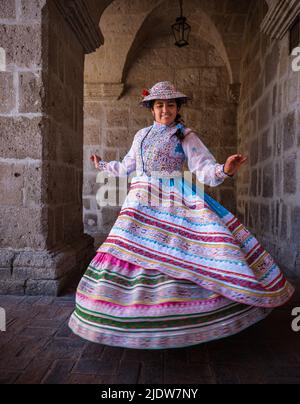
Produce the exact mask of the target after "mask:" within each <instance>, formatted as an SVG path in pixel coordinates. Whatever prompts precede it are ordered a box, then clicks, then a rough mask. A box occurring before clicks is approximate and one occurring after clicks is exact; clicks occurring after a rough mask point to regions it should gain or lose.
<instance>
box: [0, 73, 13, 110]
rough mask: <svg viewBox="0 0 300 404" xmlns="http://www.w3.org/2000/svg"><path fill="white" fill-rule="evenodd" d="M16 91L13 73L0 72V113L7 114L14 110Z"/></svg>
mask: <svg viewBox="0 0 300 404" xmlns="http://www.w3.org/2000/svg"><path fill="white" fill-rule="evenodd" d="M15 106H16V91H15V88H14V78H13V73H9V72H1V71H0V113H2V114H8V113H10V112H12V111H13V110H14V109H15Z"/></svg>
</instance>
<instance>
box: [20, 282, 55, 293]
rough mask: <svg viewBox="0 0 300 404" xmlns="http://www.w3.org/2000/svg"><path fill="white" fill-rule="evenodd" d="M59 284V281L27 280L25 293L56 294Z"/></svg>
mask: <svg viewBox="0 0 300 404" xmlns="http://www.w3.org/2000/svg"><path fill="white" fill-rule="evenodd" d="M59 286H60V281H58V280H52V281H45V280H43V281H40V280H28V281H27V282H26V288H25V294H26V295H30V296H39V295H43V296H57V295H58V290H59Z"/></svg>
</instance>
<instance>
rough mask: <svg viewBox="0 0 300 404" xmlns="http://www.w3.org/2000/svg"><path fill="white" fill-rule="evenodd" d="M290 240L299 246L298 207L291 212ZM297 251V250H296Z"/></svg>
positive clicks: (299, 213) (299, 207)
mask: <svg viewBox="0 0 300 404" xmlns="http://www.w3.org/2000/svg"><path fill="white" fill-rule="evenodd" d="M291 238H292V242H294V243H296V244H297V245H298V247H299V246H300V206H295V207H294V208H292V210H291ZM298 251H299V248H298Z"/></svg>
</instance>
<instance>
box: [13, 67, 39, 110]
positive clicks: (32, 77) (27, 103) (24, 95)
mask: <svg viewBox="0 0 300 404" xmlns="http://www.w3.org/2000/svg"><path fill="white" fill-rule="evenodd" d="M19 97H20V98H19V112H21V113H35V112H41V109H42V104H43V100H44V87H43V83H42V78H41V72H36V73H32V72H23V73H20V74H19Z"/></svg>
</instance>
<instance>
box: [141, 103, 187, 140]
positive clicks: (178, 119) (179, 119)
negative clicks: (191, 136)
mask: <svg viewBox="0 0 300 404" xmlns="http://www.w3.org/2000/svg"><path fill="white" fill-rule="evenodd" d="M175 101H176V105H177V108H180V107H181V105H182V104H184V101H183V100H182V99H180V98H176V99H175ZM154 102H155V100H151V101H149V102H148V105H147V107H148V108H151V109H153V106H154ZM174 122H175V123H176V126H177V131H176V133H175V135H176V136H177V137H178V139H179V140H180V141H182V140H183V139H184V120H183V119H182V116H181V115H180V114H179V113H177V115H176V118H175V121H174Z"/></svg>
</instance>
